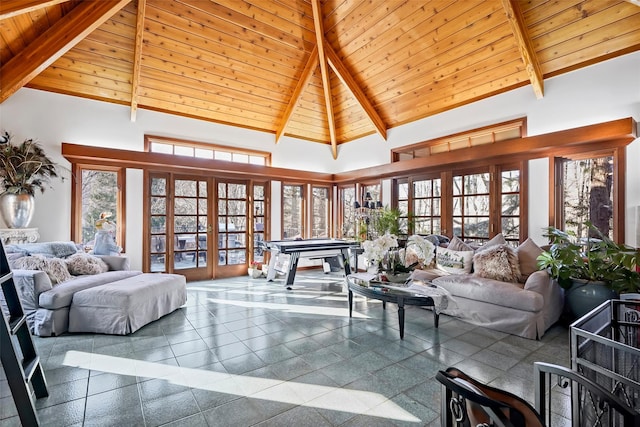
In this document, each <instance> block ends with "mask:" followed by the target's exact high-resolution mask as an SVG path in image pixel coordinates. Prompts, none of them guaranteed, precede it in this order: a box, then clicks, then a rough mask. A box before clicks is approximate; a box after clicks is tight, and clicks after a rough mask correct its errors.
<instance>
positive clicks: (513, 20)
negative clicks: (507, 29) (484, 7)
mask: <svg viewBox="0 0 640 427" xmlns="http://www.w3.org/2000/svg"><path fill="white" fill-rule="evenodd" d="M502 6H503V7H504V10H505V12H506V13H507V20H508V21H509V24H510V25H511V30H512V31H513V35H514V36H515V38H516V43H517V45H518V50H519V51H520V56H522V61H523V62H524V66H525V70H526V71H527V74H528V75H529V80H531V86H533V91H534V92H535V94H536V98H538V99H541V98H542V97H543V96H544V79H543V77H542V69H541V68H540V63H539V62H538V57H537V56H536V52H535V50H534V49H533V43H532V42H531V38H530V37H529V33H528V32H527V26H526V24H525V22H524V16H523V15H522V11H521V10H520V8H519V7H518V4H517V2H516V0H502Z"/></svg>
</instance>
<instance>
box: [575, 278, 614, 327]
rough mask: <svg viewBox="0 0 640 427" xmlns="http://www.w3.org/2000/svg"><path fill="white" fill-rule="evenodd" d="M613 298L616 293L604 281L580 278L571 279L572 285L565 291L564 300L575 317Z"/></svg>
mask: <svg viewBox="0 0 640 427" xmlns="http://www.w3.org/2000/svg"><path fill="white" fill-rule="evenodd" d="M615 298H618V293H617V292H616V291H613V290H611V289H609V288H608V287H607V286H606V284H605V282H595V281H589V280H581V279H573V285H572V286H571V288H569V289H568V290H567V291H566V292H565V302H566V304H567V306H568V307H569V310H571V313H572V314H573V316H574V317H575V318H576V319H578V318H580V317H582V316H584V315H585V314H587V313H588V312H590V311H591V310H593V309H594V308H596V307H597V306H599V305H600V304H602V303H603V302H605V301H608V300H610V299H615Z"/></svg>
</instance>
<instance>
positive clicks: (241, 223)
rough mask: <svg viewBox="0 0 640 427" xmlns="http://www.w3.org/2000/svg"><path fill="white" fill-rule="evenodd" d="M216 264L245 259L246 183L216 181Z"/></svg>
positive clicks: (237, 261) (228, 263)
mask: <svg viewBox="0 0 640 427" xmlns="http://www.w3.org/2000/svg"><path fill="white" fill-rule="evenodd" d="M217 200H218V265H237V264H244V263H245V262H246V259H247V256H246V254H247V214H248V211H247V206H248V203H247V185H246V184H244V183H233V182H218V198H217Z"/></svg>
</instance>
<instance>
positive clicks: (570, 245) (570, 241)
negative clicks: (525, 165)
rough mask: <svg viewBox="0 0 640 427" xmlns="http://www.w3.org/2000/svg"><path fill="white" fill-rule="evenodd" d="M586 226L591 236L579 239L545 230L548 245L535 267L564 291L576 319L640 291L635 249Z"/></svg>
mask: <svg viewBox="0 0 640 427" xmlns="http://www.w3.org/2000/svg"><path fill="white" fill-rule="evenodd" d="M585 225H586V226H587V227H588V228H589V235H590V236H594V237H588V238H585V239H580V238H578V237H577V236H576V235H575V233H573V232H566V231H562V230H559V229H557V228H555V227H548V228H547V229H546V233H545V236H546V237H548V238H549V241H550V244H551V246H550V247H549V249H548V250H547V251H544V252H543V253H542V254H540V256H539V257H538V268H540V269H546V270H547V271H549V275H550V276H551V277H552V278H554V279H556V280H557V281H558V284H559V285H560V286H561V287H563V288H564V289H565V290H566V294H565V298H566V301H567V304H568V306H569V308H570V309H571V311H572V312H573V314H574V315H575V316H576V317H581V316H582V315H584V314H586V313H588V312H589V311H591V309H593V308H594V307H596V306H598V305H599V304H600V303H602V302H603V301H606V300H608V299H611V298H617V297H618V295H619V294H620V293H631V292H637V291H638V289H639V288H640V273H638V272H637V271H636V268H637V265H638V250H637V249H635V248H632V247H630V246H627V245H624V244H618V243H616V242H614V241H613V240H611V239H610V238H609V237H607V236H605V235H603V234H602V233H601V232H600V230H598V229H597V228H596V227H594V226H593V224H591V223H590V222H588V221H587V222H586V223H585Z"/></svg>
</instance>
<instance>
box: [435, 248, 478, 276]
mask: <svg viewBox="0 0 640 427" xmlns="http://www.w3.org/2000/svg"><path fill="white" fill-rule="evenodd" d="M472 259H473V251H454V250H451V249H448V248H437V250H436V268H439V269H440V270H444V271H447V272H449V273H452V274H467V273H470V272H471V266H472V263H471V261H472Z"/></svg>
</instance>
